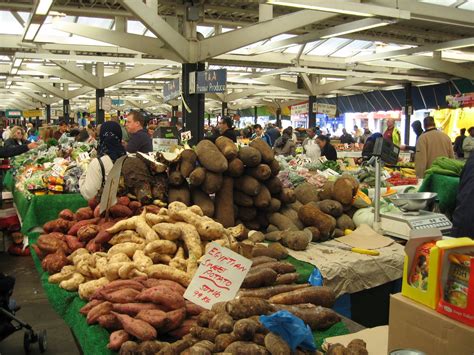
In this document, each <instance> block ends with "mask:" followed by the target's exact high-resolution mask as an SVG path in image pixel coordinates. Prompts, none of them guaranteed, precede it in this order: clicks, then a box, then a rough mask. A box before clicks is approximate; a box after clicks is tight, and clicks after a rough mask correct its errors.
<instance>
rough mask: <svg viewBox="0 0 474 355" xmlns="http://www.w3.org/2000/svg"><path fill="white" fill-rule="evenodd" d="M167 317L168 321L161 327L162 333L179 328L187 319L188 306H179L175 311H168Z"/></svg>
mask: <svg viewBox="0 0 474 355" xmlns="http://www.w3.org/2000/svg"><path fill="white" fill-rule="evenodd" d="M166 317H167V319H168V322H167V323H166V324H164V325H163V327H162V328H161V329H160V333H161V334H166V333H168V332H169V331H172V330H174V329H177V328H179V327H180V326H181V324H182V323H183V322H184V320H185V319H186V308H184V307H183V308H179V309H175V310H174V311H170V312H167V313H166Z"/></svg>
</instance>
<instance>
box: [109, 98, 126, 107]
mask: <svg viewBox="0 0 474 355" xmlns="http://www.w3.org/2000/svg"><path fill="white" fill-rule="evenodd" d="M112 105H113V106H123V105H125V101H124V100H122V99H112Z"/></svg>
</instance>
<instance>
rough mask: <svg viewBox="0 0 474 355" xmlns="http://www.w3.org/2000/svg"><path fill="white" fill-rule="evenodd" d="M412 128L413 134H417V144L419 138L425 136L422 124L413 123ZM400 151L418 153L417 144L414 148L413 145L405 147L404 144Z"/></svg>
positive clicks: (418, 122)
mask: <svg viewBox="0 0 474 355" xmlns="http://www.w3.org/2000/svg"><path fill="white" fill-rule="evenodd" d="M411 128H412V129H413V132H415V134H416V143H418V138H420V136H421V135H422V134H423V127H422V126H421V122H420V121H415V122H413V123H412V124H411ZM400 149H403V150H409V151H412V152H416V144H415V145H414V146H413V145H406V146H404V145H403V144H402V145H400Z"/></svg>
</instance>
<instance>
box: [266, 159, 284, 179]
mask: <svg viewBox="0 0 474 355" xmlns="http://www.w3.org/2000/svg"><path fill="white" fill-rule="evenodd" d="M268 166H270V170H271V171H272V176H277V175H278V173H279V172H280V169H281V168H280V163H279V162H278V160H276V159H273V160H272V161H271V162H270V163H268Z"/></svg>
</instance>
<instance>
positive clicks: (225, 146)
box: [216, 136, 238, 160]
mask: <svg viewBox="0 0 474 355" xmlns="http://www.w3.org/2000/svg"><path fill="white" fill-rule="evenodd" d="M216 147H217V148H219V150H220V151H221V153H222V154H223V155H224V156H225V157H226V159H227V160H232V159H235V158H236V157H237V154H238V151H237V146H236V145H235V143H234V142H232V140H231V139H229V138H227V137H225V136H220V137H219V138H217V139H216Z"/></svg>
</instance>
